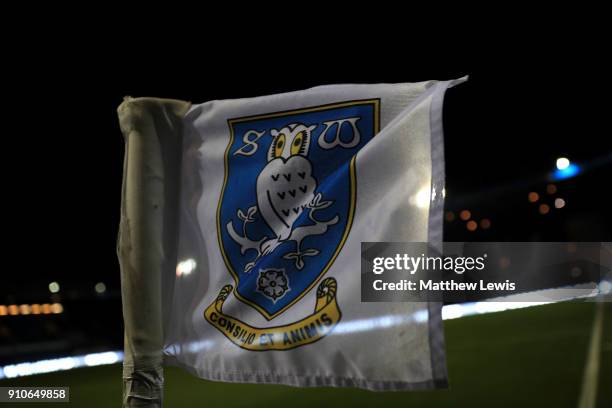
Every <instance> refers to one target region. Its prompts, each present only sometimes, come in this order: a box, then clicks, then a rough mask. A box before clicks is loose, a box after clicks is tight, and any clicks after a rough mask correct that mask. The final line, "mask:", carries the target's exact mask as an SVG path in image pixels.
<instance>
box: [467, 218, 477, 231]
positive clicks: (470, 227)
mask: <svg viewBox="0 0 612 408" xmlns="http://www.w3.org/2000/svg"><path fill="white" fill-rule="evenodd" d="M466 228H467V229H468V231H476V228H478V224H476V221H474V220H470V221H468V223H467V224H466Z"/></svg>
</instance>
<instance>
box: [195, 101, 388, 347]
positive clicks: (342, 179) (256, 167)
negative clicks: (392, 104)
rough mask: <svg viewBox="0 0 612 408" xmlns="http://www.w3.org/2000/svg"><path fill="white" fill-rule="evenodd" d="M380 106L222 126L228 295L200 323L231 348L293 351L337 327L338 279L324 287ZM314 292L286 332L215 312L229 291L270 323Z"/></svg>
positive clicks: (222, 229)
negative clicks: (307, 310)
mask: <svg viewBox="0 0 612 408" xmlns="http://www.w3.org/2000/svg"><path fill="white" fill-rule="evenodd" d="M379 107H380V101H379V100H378V99H373V100H361V101H350V102H343V103H337V104H331V105H324V106H317V107H311V108H306V109H299V110H294V111H285V112H277V113H270V114H265V115H259V116H251V117H244V118H236V119H230V120H228V126H229V132H230V141H229V144H228V146H227V150H226V152H225V180H224V184H223V190H222V193H221V197H220V200H219V204H218V209H217V230H218V240H219V246H220V249H221V253H222V255H223V258H224V261H225V264H226V266H227V269H228V271H229V273H230V274H231V276H232V277H233V280H234V283H235V287H232V285H227V286H225V287H224V288H223V290H222V291H221V293H220V294H219V296H218V297H217V300H216V301H215V302H214V303H213V304H212V305H210V307H209V308H208V309H207V310H206V311H205V317H206V319H207V320H208V321H209V322H210V323H211V324H213V325H214V326H215V327H217V328H218V329H219V330H221V331H222V332H223V333H224V334H225V335H226V336H227V337H228V338H230V340H232V341H233V342H234V343H236V344H238V345H240V346H241V347H244V348H247V349H251V350H268V349H277V350H278V349H288V348H293V347H297V346H301V345H303V344H308V343H312V342H314V341H316V340H318V339H320V338H321V337H322V336H324V335H325V334H326V333H328V332H329V331H330V330H331V329H333V326H335V324H336V323H337V322H338V321H339V320H340V316H341V314H340V310H339V308H338V305H337V304H336V300H335V293H336V285H337V283H336V280H335V279H334V278H331V277H329V278H326V279H324V280H323V281H321V280H322V279H323V277H324V276H325V274H326V272H327V271H328V270H329V268H330V267H331V265H332V264H333V262H334V261H335V259H336V258H337V256H338V254H339V253H340V251H341V250H342V247H343V245H344V243H345V241H346V239H347V236H348V234H349V232H350V229H351V225H352V222H353V216H354V214H355V204H356V194H357V192H356V185H357V184H356V176H357V175H356V171H355V156H356V154H357V152H358V151H359V150H360V149H361V148H362V147H363V146H364V145H365V144H366V143H368V141H369V140H370V139H371V138H372V137H374V135H375V134H376V133H377V132H378V130H379ZM319 282H320V283H319ZM317 284H319V287H318V290H317V302H316V305H315V313H314V314H313V315H311V316H309V317H307V318H305V319H302V320H300V321H299V322H296V323H294V324H292V325H289V326H286V327H276V328H265V329H260V328H254V327H252V326H249V325H248V324H246V323H244V322H241V321H238V320H237V319H234V318H232V317H231V316H227V315H224V314H223V312H222V310H221V306H222V304H223V302H224V301H225V299H227V297H228V296H229V294H230V293H231V291H232V289H233V293H234V294H235V296H236V297H237V298H238V299H239V300H241V301H242V302H244V303H246V304H247V305H249V306H251V307H253V308H255V309H256V310H257V311H258V312H259V313H261V314H262V315H263V316H264V317H265V318H266V319H268V320H272V319H274V318H275V317H276V316H278V315H280V314H281V313H284V312H285V311H287V310H288V309H289V308H291V306H292V305H294V304H295V303H296V302H298V301H299V300H300V299H301V298H302V297H303V296H304V295H306V294H307V293H308V292H309V291H310V290H311V289H313V288H314V287H315V286H316V285H317ZM228 325H229V327H228ZM236 327H238V328H239V329H238V330H237V329H236ZM240 330H243V331H244V332H240ZM296 332H297V335H296Z"/></svg>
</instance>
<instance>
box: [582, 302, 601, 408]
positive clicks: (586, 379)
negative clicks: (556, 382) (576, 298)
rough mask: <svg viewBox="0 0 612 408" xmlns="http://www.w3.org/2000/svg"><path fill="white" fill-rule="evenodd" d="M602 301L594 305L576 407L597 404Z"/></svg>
mask: <svg viewBox="0 0 612 408" xmlns="http://www.w3.org/2000/svg"><path fill="white" fill-rule="evenodd" d="M603 310H604V308H603V302H601V301H599V302H597V304H596V306H595V319H594V320H593V330H592V332H591V342H590V343H589V350H588V354H587V362H586V365H585V367H584V376H583V377H582V390H581V392H580V399H579V400H578V408H594V407H595V404H597V382H598V381H599V356H600V353H601V333H602V330H603Z"/></svg>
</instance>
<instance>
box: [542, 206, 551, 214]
mask: <svg viewBox="0 0 612 408" xmlns="http://www.w3.org/2000/svg"><path fill="white" fill-rule="evenodd" d="M549 211H550V207H549V206H548V204H540V214H542V215H545V214H548V212H549Z"/></svg>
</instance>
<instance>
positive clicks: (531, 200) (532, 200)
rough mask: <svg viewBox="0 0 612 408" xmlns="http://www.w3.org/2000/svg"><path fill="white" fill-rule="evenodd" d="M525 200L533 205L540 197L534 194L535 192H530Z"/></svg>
mask: <svg viewBox="0 0 612 408" xmlns="http://www.w3.org/2000/svg"><path fill="white" fill-rule="evenodd" d="M527 198H528V199H529V202H530V203H535V202H536V201H538V200H539V199H540V195H539V194H538V193H536V192H535V191H532V192H531V193H529V195H528V196H527Z"/></svg>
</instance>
